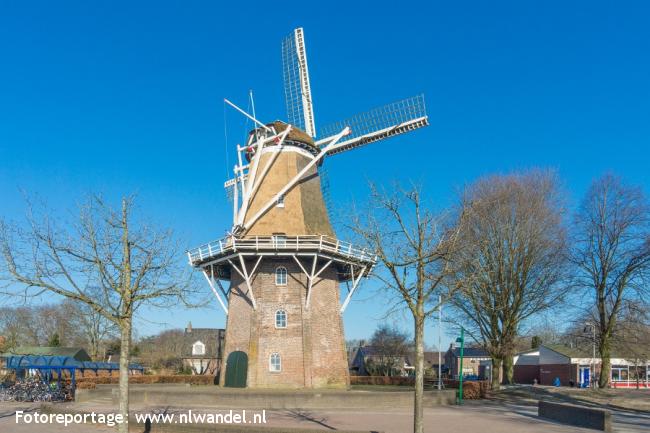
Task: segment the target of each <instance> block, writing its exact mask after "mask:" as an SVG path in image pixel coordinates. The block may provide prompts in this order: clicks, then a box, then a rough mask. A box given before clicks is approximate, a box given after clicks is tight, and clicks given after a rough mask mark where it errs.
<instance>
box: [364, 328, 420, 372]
mask: <svg viewBox="0 0 650 433" xmlns="http://www.w3.org/2000/svg"><path fill="white" fill-rule="evenodd" d="M411 341H412V340H410V341H409V336H408V334H406V333H405V332H402V331H400V330H399V329H398V328H397V327H391V326H388V325H386V324H383V325H380V326H379V327H378V328H377V329H376V330H375V332H374V333H373V334H372V337H371V338H370V345H371V346H372V350H373V352H372V358H371V361H372V362H371V364H372V366H373V367H374V369H375V370H376V373H377V375H380V376H394V375H395V372H396V370H401V369H400V367H401V366H400V365H399V364H400V362H402V361H403V360H404V357H405V356H406V355H407V354H408V353H409V351H410V350H411V348H412V345H411V344H410V342H411ZM373 375H374V374H373Z"/></svg>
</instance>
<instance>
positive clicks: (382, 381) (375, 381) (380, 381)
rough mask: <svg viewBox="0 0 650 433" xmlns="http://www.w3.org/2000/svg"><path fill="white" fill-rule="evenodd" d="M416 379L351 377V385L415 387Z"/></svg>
mask: <svg viewBox="0 0 650 433" xmlns="http://www.w3.org/2000/svg"><path fill="white" fill-rule="evenodd" d="M414 384H415V378H413V377H403V376H350V385H403V386H407V385H410V386H413V385H414Z"/></svg>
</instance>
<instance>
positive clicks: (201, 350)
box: [192, 341, 205, 355]
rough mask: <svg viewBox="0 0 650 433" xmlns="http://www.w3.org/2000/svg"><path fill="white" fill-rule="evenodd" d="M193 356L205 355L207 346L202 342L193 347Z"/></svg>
mask: <svg viewBox="0 0 650 433" xmlns="http://www.w3.org/2000/svg"><path fill="white" fill-rule="evenodd" d="M192 355H205V344H203V343H202V342H200V341H197V342H195V343H194V344H193V345H192Z"/></svg>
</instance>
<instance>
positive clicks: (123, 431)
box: [118, 318, 131, 433]
mask: <svg viewBox="0 0 650 433" xmlns="http://www.w3.org/2000/svg"><path fill="white" fill-rule="evenodd" d="M120 344H121V346H120V411H119V413H120V414H121V415H122V419H123V422H122V424H119V425H118V426H119V427H118V431H119V432H120V433H128V431H129V425H128V424H127V423H126V420H128V419H129V358H130V351H131V318H125V319H123V321H122V323H121V326H120Z"/></svg>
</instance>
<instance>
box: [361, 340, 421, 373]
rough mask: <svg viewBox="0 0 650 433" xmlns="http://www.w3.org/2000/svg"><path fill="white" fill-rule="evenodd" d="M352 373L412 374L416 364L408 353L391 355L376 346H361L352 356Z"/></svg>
mask: <svg viewBox="0 0 650 433" xmlns="http://www.w3.org/2000/svg"><path fill="white" fill-rule="evenodd" d="M413 362H415V357H413ZM350 374H351V375H352V376H410V375H413V374H415V366H414V365H413V363H412V362H411V360H410V358H409V356H408V355H391V354H386V353H384V352H383V351H382V350H380V349H378V348H377V347H375V346H360V347H358V348H356V350H354V351H353V352H352V355H351V357H350Z"/></svg>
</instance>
